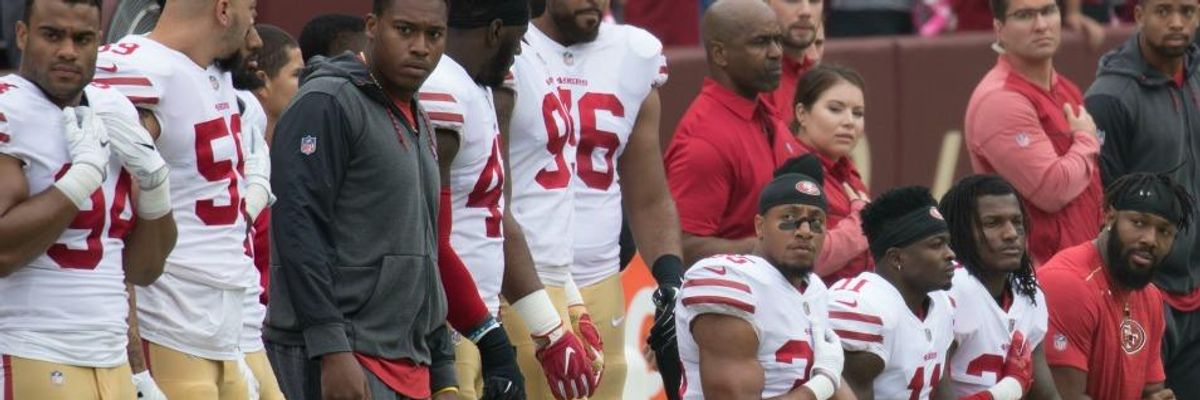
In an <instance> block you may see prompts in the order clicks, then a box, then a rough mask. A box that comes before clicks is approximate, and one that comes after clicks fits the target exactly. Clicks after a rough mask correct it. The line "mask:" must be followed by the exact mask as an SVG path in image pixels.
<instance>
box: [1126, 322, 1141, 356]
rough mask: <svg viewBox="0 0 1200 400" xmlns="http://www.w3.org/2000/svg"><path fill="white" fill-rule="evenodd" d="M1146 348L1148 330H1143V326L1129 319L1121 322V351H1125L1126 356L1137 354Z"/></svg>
mask: <svg viewBox="0 0 1200 400" xmlns="http://www.w3.org/2000/svg"><path fill="white" fill-rule="evenodd" d="M1145 346H1146V330H1145V329H1142V324H1139V323H1138V322H1137V321H1134V320H1132V319H1129V318H1126V319H1125V320H1124V321H1121V350H1125V354H1135V353H1137V352H1139V351H1142V347H1145Z"/></svg>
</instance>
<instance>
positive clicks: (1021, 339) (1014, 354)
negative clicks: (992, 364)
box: [1004, 331, 1033, 392]
mask: <svg viewBox="0 0 1200 400" xmlns="http://www.w3.org/2000/svg"><path fill="white" fill-rule="evenodd" d="M1032 347H1033V346H1030V345H1029V342H1028V341H1026V340H1025V335H1023V334H1021V331H1016V332H1013V336H1012V343H1009V344H1008V355H1007V356H1005V357H1004V377H1006V378H1013V379H1016V380H1017V382H1018V383H1020V384H1021V390H1023V391H1026V392H1028V391H1029V386H1031V385H1033V349H1032Z"/></svg>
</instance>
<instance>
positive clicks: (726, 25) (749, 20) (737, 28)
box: [700, 0, 775, 48]
mask: <svg viewBox="0 0 1200 400" xmlns="http://www.w3.org/2000/svg"><path fill="white" fill-rule="evenodd" d="M771 23H775V12H774V11H772V10H771V6H768V5H767V3H765V2H763V1H762V0H720V1H718V2H716V3H714V4H713V5H712V6H711V7H709V8H708V11H706V12H705V13H704V20H703V22H702V23H701V28H700V31H701V32H702V33H703V35H704V46H705V47H706V48H707V47H708V46H711V45H712V42H714V41H715V42H722V43H730V42H732V41H735V39H736V38H737V37H738V36H739V35H745V34H748V33H749V32H750V30H748V29H747V28H748V27H756V26H763V25H764V24H771Z"/></svg>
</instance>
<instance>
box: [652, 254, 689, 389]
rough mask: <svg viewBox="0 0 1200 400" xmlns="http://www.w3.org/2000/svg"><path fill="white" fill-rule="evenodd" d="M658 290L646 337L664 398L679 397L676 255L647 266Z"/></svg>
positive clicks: (679, 266)
mask: <svg viewBox="0 0 1200 400" xmlns="http://www.w3.org/2000/svg"><path fill="white" fill-rule="evenodd" d="M651 272H652V273H653V274H654V279H655V280H656V281H658V289H657V290H655V291H654V296H653V299H654V326H652V327H650V336H649V337H648V338H647V339H646V342H647V344H649V345H650V349H652V350H654V356H655V360H656V362H657V364H658V372H659V374H660V375H662V380H663V388H665V391H666V393H667V398H668V399H671V400H677V399H679V398H680V397H679V383H680V379H681V375H682V371H680V365H679V343H678V342H677V341H676V340H675V300H676V298H678V297H679V286H680V285H681V283H682V277H683V260H681V259H679V257H678V256H674V255H665V256H661V257H659V258H658V259H657V260H655V261H654V266H653V267H652V268H651Z"/></svg>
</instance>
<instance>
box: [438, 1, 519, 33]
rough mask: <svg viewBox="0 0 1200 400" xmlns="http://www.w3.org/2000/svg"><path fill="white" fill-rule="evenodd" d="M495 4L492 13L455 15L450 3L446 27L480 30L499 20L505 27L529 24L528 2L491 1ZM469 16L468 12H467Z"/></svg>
mask: <svg viewBox="0 0 1200 400" xmlns="http://www.w3.org/2000/svg"><path fill="white" fill-rule="evenodd" d="M491 1H494V2H495V3H496V4H495V5H493V6H491V10H492V12H490V13H483V15H472V16H463V15H456V14H461V13H456V12H455V11H456V10H453V8H454V6H453V4H454V3H455V2H451V8H452V9H451V10H450V19H449V20H448V21H447V23H446V25H447V26H449V27H451V28H455V29H474V28H482V27H485V26H488V24H491V23H492V21H495V20H500V23H501V24H504V25H505V26H520V25H526V24H528V23H529V0H491ZM468 14H469V12H468Z"/></svg>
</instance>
